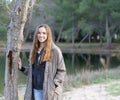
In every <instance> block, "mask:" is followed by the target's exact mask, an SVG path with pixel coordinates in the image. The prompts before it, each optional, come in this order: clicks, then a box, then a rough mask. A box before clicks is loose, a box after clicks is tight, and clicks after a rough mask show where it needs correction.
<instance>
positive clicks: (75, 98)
mask: <svg viewBox="0 0 120 100" xmlns="http://www.w3.org/2000/svg"><path fill="white" fill-rule="evenodd" d="M105 86H106V85H104V84H95V85H87V86H82V87H80V88H74V89H73V90H71V91H68V92H65V93H64V98H63V100H120V96H115V97H114V96H111V95H110V94H108V93H107V92H106V91H105Z"/></svg>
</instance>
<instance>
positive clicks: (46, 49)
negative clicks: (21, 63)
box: [30, 24, 53, 64]
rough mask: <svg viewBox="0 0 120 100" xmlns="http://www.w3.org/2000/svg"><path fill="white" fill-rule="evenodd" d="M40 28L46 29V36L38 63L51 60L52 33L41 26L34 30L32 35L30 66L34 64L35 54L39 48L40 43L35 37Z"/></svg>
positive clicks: (45, 26)
mask: <svg viewBox="0 0 120 100" xmlns="http://www.w3.org/2000/svg"><path fill="white" fill-rule="evenodd" d="M40 27H44V28H45V29H46V34H47V40H46V42H45V47H44V51H43V53H42V58H41V61H40V62H44V61H50V60H51V59H52V54H51V49H52V43H53V40H52V31H51V29H50V27H49V26H48V25H46V24H41V25H39V26H38V27H37V28H36V31H35V33H34V40H33V47H32V50H31V54H30V62H31V63H32V64H34V63H35V62H36V53H37V51H38V49H39V47H40V42H39V40H38V37H37V34H38V32H39V28H40Z"/></svg>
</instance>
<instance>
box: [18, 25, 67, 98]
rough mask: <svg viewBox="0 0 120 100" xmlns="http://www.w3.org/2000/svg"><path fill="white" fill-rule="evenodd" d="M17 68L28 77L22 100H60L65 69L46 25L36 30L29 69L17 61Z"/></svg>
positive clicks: (60, 54) (58, 50)
mask: <svg viewBox="0 0 120 100" xmlns="http://www.w3.org/2000/svg"><path fill="white" fill-rule="evenodd" d="M18 68H19V70H20V71H22V72H23V73H24V74H26V75H28V79H27V88H26V92H25V97H24V100H61V99H62V88H63V81H64V77H65V74H66V68H65V64H64V59H63V56H62V53H61V50H60V49H59V47H57V46H56V45H55V44H54V42H53V40H52V32H51V29H50V27H49V26H48V25H46V24H42V25H39V26H38V27H37V28H36V31H35V34H34V41H33V47H32V50H31V54H30V64H29V67H28V68H25V67H23V66H22V62H21V59H19V61H18Z"/></svg>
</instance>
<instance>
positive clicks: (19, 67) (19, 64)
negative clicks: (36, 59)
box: [18, 58, 22, 70]
mask: <svg viewBox="0 0 120 100" xmlns="http://www.w3.org/2000/svg"><path fill="white" fill-rule="evenodd" d="M21 68H22V62H21V58H19V59H18V69H19V70H21Z"/></svg>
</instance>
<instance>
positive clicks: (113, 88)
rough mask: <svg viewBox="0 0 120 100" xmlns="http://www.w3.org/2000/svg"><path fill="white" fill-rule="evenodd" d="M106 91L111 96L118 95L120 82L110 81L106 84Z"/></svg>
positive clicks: (119, 93)
mask: <svg viewBox="0 0 120 100" xmlns="http://www.w3.org/2000/svg"><path fill="white" fill-rule="evenodd" d="M106 91H107V92H108V93H109V94H110V95H112V96H119V95H120V82H119V83H117V82H115V83H111V84H109V85H108V86H106Z"/></svg>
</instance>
